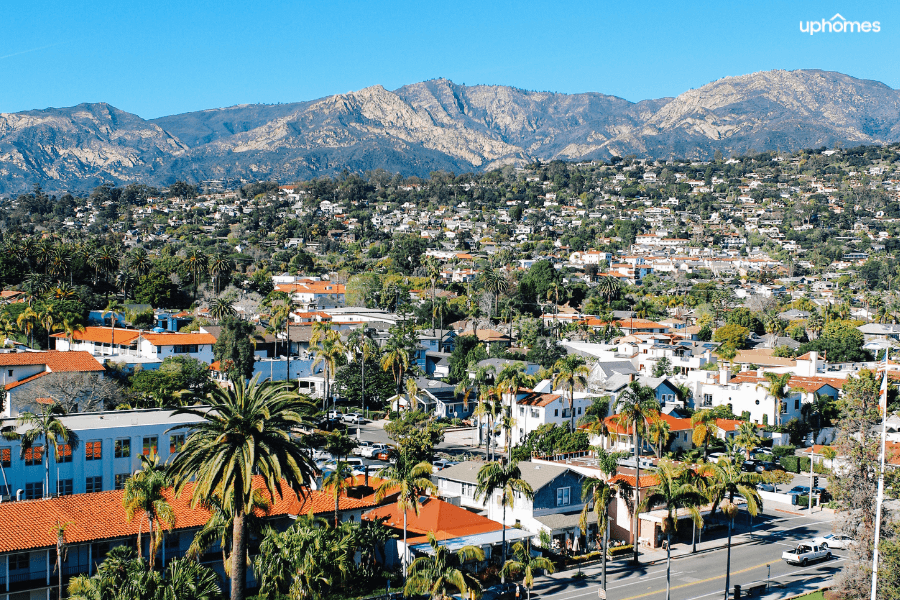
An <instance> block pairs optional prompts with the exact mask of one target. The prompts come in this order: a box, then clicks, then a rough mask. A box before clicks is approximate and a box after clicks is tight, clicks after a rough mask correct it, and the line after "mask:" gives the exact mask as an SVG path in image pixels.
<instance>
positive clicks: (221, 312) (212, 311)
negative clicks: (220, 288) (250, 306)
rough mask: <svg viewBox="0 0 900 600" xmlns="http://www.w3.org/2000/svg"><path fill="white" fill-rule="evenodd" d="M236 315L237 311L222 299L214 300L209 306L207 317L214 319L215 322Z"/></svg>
mask: <svg viewBox="0 0 900 600" xmlns="http://www.w3.org/2000/svg"><path fill="white" fill-rule="evenodd" d="M236 314H237V311H235V310H234V306H232V304H231V302H229V301H228V300H225V299H224V298H216V299H215V300H213V301H212V302H210V304H209V316H211V317H212V318H213V319H215V320H216V322H219V321H221V320H223V319H227V318H228V317H233V316H235V315H236Z"/></svg>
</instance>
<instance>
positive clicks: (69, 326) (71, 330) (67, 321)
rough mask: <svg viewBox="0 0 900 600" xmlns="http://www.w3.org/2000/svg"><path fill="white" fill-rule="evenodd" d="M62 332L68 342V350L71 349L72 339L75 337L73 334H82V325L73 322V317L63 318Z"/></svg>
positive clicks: (83, 330)
mask: <svg viewBox="0 0 900 600" xmlns="http://www.w3.org/2000/svg"><path fill="white" fill-rule="evenodd" d="M61 327H62V331H63V333H64V334H65V335H66V339H67V340H68V341H69V350H71V349H72V338H73V337H74V336H75V332H76V331H78V332H80V333H84V332H85V329H84V325H82V324H81V323H76V322H74V321H73V317H69V316H66V317H63V320H62V324H61Z"/></svg>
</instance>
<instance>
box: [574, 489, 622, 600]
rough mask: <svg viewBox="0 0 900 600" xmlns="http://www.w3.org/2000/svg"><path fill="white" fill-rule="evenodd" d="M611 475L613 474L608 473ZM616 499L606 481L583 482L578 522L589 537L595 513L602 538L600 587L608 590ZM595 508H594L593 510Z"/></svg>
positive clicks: (598, 531)
mask: <svg viewBox="0 0 900 600" xmlns="http://www.w3.org/2000/svg"><path fill="white" fill-rule="evenodd" d="M607 475H611V473H607ZM614 497H615V488H614V487H613V486H612V485H611V484H610V483H609V482H608V481H606V480H605V479H600V478H599V477H587V478H585V479H584V480H583V481H582V482H581V500H582V501H583V502H585V504H584V508H583V509H581V519H579V521H578V525H579V527H581V531H582V533H584V534H585V535H587V530H588V522H587V517H588V512H590V511H593V513H594V518H595V519H596V521H597V535H599V536H600V552H601V556H602V561H603V566H602V567H601V576H600V580H601V583H600V587H602V588H603V589H604V590H605V589H606V535H607V533H608V531H609V503H610V501H611V500H612V499H613V498H614ZM592 507H593V508H592Z"/></svg>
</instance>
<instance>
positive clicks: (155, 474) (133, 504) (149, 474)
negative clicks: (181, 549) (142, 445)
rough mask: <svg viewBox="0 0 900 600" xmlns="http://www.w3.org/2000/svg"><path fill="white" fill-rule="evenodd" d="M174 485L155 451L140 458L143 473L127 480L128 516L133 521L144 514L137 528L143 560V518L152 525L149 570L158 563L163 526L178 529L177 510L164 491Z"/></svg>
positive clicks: (126, 512)
mask: <svg viewBox="0 0 900 600" xmlns="http://www.w3.org/2000/svg"><path fill="white" fill-rule="evenodd" d="M170 484H171V482H170V480H169V477H168V475H167V474H166V471H165V468H160V466H159V455H158V454H156V453H155V452H154V453H153V454H152V455H150V456H143V455H141V470H140V471H137V472H136V473H135V474H134V475H132V476H131V477H129V478H128V479H127V480H126V481H125V490H124V494H123V495H122V506H124V507H125V517H126V518H127V519H128V521H129V522H131V521H132V520H134V517H135V515H136V514H140V515H141V522H140V524H139V525H138V535H137V554H138V558H140V557H141V553H142V552H143V544H142V543H141V531H142V529H143V524H144V519H145V518H146V519H147V521H148V523H149V532H148V533H149V535H150V551H149V556H148V560H149V561H150V570H151V571H152V570H153V566H154V564H155V562H156V553H157V552H158V551H159V546H160V544H161V543H162V536H163V534H162V531H160V529H161V527H165V528H166V529H168V530H171V529H172V527H174V526H175V511H174V510H173V509H172V505H171V504H169V503H168V501H166V498H165V496H164V495H163V490H165V489H166V488H168V487H169V486H170Z"/></svg>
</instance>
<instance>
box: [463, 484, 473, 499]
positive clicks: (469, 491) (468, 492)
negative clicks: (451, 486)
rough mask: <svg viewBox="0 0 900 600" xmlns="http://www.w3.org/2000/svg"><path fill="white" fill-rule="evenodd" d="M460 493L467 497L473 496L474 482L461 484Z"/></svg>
mask: <svg viewBox="0 0 900 600" xmlns="http://www.w3.org/2000/svg"><path fill="white" fill-rule="evenodd" d="M462 495H463V496H465V497H467V498H472V497H474V496H475V484H474V483H463V484H462Z"/></svg>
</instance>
